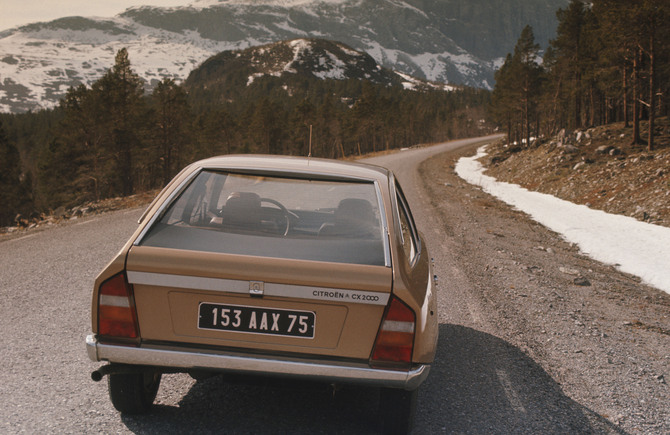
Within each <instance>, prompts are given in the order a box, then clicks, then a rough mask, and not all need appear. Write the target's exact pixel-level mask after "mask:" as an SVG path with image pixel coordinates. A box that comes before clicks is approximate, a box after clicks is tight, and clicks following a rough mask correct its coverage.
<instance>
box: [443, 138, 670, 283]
mask: <svg viewBox="0 0 670 435" xmlns="http://www.w3.org/2000/svg"><path fill="white" fill-rule="evenodd" d="M485 155H486V150H485V147H482V148H480V149H479V150H478V152H477V155H475V156H473V157H468V158H462V159H460V160H459V161H458V163H457V165H456V173H457V174H458V175H459V176H460V177H461V178H463V179H464V180H465V181H467V182H469V183H471V184H475V185H477V186H480V187H481V188H482V189H483V190H484V191H485V192H486V193H489V194H491V195H493V196H495V197H497V198H498V199H501V200H502V201H504V202H506V203H508V204H510V205H512V206H514V207H515V208H517V209H518V210H521V211H523V212H525V213H527V214H528V215H530V216H531V218H533V219H534V220H535V221H537V222H539V223H541V224H542V225H544V226H545V227H547V228H549V229H551V230H553V231H555V232H557V233H559V234H561V235H563V237H564V238H565V239H566V240H568V241H569V242H572V243H575V244H577V245H578V246H579V248H580V250H581V251H582V253H584V254H586V255H588V256H589V257H591V258H593V259H595V260H598V261H600V262H602V263H606V264H612V265H618V266H617V268H618V269H619V270H621V271H624V272H627V273H630V274H632V275H636V276H638V277H640V278H642V280H643V281H644V282H645V283H646V284H649V285H652V286H654V287H656V288H658V289H660V290H663V291H665V292H666V293H670V228H668V227H662V226H659V225H652V224H649V223H646V222H640V221H638V220H636V219H633V218H631V217H628V216H622V215H614V214H608V213H605V212H604V211H600V210H593V209H590V208H588V207H586V206H585V205H578V204H573V203H571V202H568V201H563V200H561V199H558V198H556V197H554V196H551V195H547V194H544V193H539V192H532V191H529V190H526V189H524V188H522V187H520V186H518V185H515V184H509V183H503V182H500V181H497V180H496V179H495V178H492V177H489V176H487V175H484V168H483V167H482V165H481V163H479V161H477V159H479V158H481V157H483V156H485Z"/></svg>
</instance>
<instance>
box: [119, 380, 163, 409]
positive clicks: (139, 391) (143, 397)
mask: <svg viewBox="0 0 670 435" xmlns="http://www.w3.org/2000/svg"><path fill="white" fill-rule="evenodd" d="M108 381H109V382H108V384H107V385H108V387H109V398H110V399H111V401H112V404H113V405H114V408H116V410H117V411H120V412H122V413H124V414H144V413H147V412H148V411H149V410H150V409H151V405H153V403H154V399H156V394H157V393H158V387H159V386H160V383H161V373H160V372H158V371H151V370H147V371H143V372H140V373H112V374H110V375H109V379H108Z"/></svg>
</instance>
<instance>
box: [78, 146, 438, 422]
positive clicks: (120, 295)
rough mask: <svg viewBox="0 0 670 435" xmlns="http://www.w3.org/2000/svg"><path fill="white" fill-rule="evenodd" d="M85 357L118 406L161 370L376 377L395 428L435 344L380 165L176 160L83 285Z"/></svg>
mask: <svg viewBox="0 0 670 435" xmlns="http://www.w3.org/2000/svg"><path fill="white" fill-rule="evenodd" d="M92 330H93V334H91V335H89V336H88V337H87V339H86V347H87V350H88V355H89V357H90V358H91V359H92V360H93V361H105V362H107V363H108V364H106V365H103V366H101V367H100V368H99V369H98V370H96V371H94V372H93V374H92V377H93V379H94V380H101V379H102V377H103V376H105V375H108V382H109V395H110V399H111V401H112V403H113V405H114V407H115V408H116V409H117V410H119V411H121V412H123V413H143V412H147V411H148V410H149V409H150V407H151V405H152V403H153V401H154V399H155V396H156V392H157V390H158V387H159V384H160V380H161V375H162V374H164V373H178V372H184V373H190V374H191V375H193V376H194V377H196V376H197V375H202V374H203V373H206V374H216V373H228V374H232V375H237V374H239V375H258V376H277V377H283V378H295V379H306V380H316V381H323V382H327V383H330V384H340V383H341V384H359V385H360V384H362V385H369V386H371V387H376V388H379V389H380V391H381V396H380V414H381V416H382V419H381V420H382V422H383V424H384V425H385V426H386V427H387V428H390V429H392V430H397V429H399V428H402V429H403V430H409V427H410V426H411V422H412V414H413V411H414V408H415V403H416V394H417V389H418V387H419V385H420V384H421V383H422V382H423V381H424V380H425V379H426V376H427V375H428V372H429V369H430V366H431V364H432V362H433V358H434V356H435V348H436V343H437V336H438V328H437V306H436V294H435V287H434V280H433V278H432V271H431V261H430V258H429V256H428V253H427V251H426V246H425V244H424V243H423V241H422V239H421V236H420V234H419V233H418V231H417V229H416V225H415V223H414V220H413V218H412V214H411V212H410V209H409V207H408V204H407V201H406V199H405V197H404V195H403V193H402V190H401V188H400V185H399V184H398V182H397V180H396V179H395V177H394V175H393V173H392V172H390V171H389V170H387V169H385V168H381V167H377V166H371V165H364V164H359V163H345V162H340V161H334V160H320V159H310V158H297V157H278V156H223V157H215V158H211V159H206V160H202V161H199V162H196V163H194V164H192V165H190V166H188V167H186V168H185V169H184V170H183V171H182V172H181V173H180V174H179V175H177V176H176V177H175V178H174V179H173V180H172V181H171V182H170V183H169V184H168V185H167V186H166V187H165V188H164V189H163V191H162V192H161V193H160V194H159V195H158V196H157V197H156V199H155V200H154V201H153V203H152V204H151V205H150V206H149V208H148V209H147V211H146V212H145V214H144V215H143V216H142V218H141V219H140V221H139V227H138V228H137V230H136V231H135V233H134V234H133V235H132V237H131V238H130V240H129V241H128V242H127V244H126V245H125V246H124V247H123V249H122V250H121V251H120V252H119V253H118V254H117V256H116V257H115V258H114V259H113V260H112V261H111V262H110V263H109V264H108V265H107V266H106V267H105V269H104V270H103V271H102V272H101V273H100V275H99V276H98V277H97V279H96V281H95V287H94V291H93V300H92Z"/></svg>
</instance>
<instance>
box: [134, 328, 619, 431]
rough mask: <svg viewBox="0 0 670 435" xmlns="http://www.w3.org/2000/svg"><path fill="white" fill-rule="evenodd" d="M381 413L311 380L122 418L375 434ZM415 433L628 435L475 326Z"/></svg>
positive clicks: (459, 337)
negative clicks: (614, 434) (599, 434)
mask: <svg viewBox="0 0 670 435" xmlns="http://www.w3.org/2000/svg"><path fill="white" fill-rule="evenodd" d="M174 376H186V375H174ZM165 387H166V385H163V386H162V387H161V388H165ZM167 387H169V385H167ZM377 407H378V392H377V391H376V390H375V389H371V388H358V387H345V388H342V389H340V390H337V391H335V392H333V389H332V388H329V387H328V388H327V387H325V386H323V385H316V384H310V383H299V384H296V383H295V382H286V383H283V384H279V385H278V384H276V383H274V382H267V383H266V382H263V381H260V382H257V383H254V384H253V385H249V384H246V383H242V384H240V383H232V382H230V381H229V380H226V379H225V378H224V377H221V376H218V377H214V378H210V379H207V380H204V381H199V382H196V383H194V384H193V386H192V387H191V388H190V389H189V390H188V392H187V394H186V395H185V396H184V397H183V398H182V399H181V401H180V402H179V406H166V405H157V406H155V407H154V409H153V411H152V413H151V414H149V415H146V416H140V417H135V416H123V417H122V419H123V422H124V424H125V425H126V426H127V427H128V429H129V430H131V431H133V432H135V433H142V434H144V433H165V432H170V433H196V432H197V433H227V434H228V433H229V434H238V433H239V434H247V433H263V434H274V433H277V434H279V433H292V434H296V433H305V434H306V433H309V434H318V433H324V434H339V433H342V434H344V433H346V434H371V433H376V428H377V424H376V423H377V417H376V413H377ZM413 433H415V434H438V433H447V434H451V433H469V434H492V433H501V434H503V433H504V434H507V433H515V434H539V433H542V434H549V433H603V434H611V433H618V434H624V433H625V432H623V431H622V430H621V429H619V428H618V427H616V426H615V425H613V424H612V423H611V422H609V421H608V420H607V419H605V418H603V417H602V416H600V415H598V414H597V413H595V412H593V411H591V410H589V409H588V408H586V407H584V406H582V405H580V404H579V403H577V402H575V401H573V400H572V399H570V398H569V397H567V396H565V394H563V392H562V391H561V388H560V386H559V385H558V384H557V383H556V382H555V381H554V380H553V379H552V378H551V377H550V376H549V375H548V374H547V373H546V372H545V371H544V370H543V369H542V367H540V366H539V365H538V364H536V363H535V362H534V361H533V360H532V359H531V358H529V357H528V356H527V355H526V354H524V353H523V352H522V351H521V350H519V349H518V348H516V347H514V346H512V345H510V344H509V343H507V342H506V341H504V340H501V339H500V338H497V337H495V336H493V335H490V334H487V333H483V332H481V331H477V330H475V329H472V328H467V327H464V326H459V325H451V324H443V325H440V338H439V342H438V351H437V356H436V361H435V364H434V366H433V368H432V369H431V373H430V375H429V377H428V379H427V380H426V382H425V383H424V384H423V386H422V387H421V390H420V393H419V402H418V409H417V415H416V422H415V426H414V432H413Z"/></svg>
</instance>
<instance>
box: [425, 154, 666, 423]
mask: <svg viewBox="0 0 670 435" xmlns="http://www.w3.org/2000/svg"><path fill="white" fill-rule="evenodd" d="M475 149H476V146H471V147H469V148H463V149H460V150H458V151H456V152H448V153H445V154H441V155H439V156H436V157H433V158H431V159H429V160H427V161H425V162H424V163H423V164H422V165H421V168H420V171H419V173H420V174H421V178H422V181H423V184H424V187H425V189H426V193H427V195H428V196H429V197H430V200H431V203H432V205H433V207H434V209H435V211H436V213H435V216H438V217H439V218H438V219H439V222H438V225H439V226H440V228H439V230H440V232H442V233H443V234H444V235H445V236H444V237H443V240H444V243H445V244H448V245H449V249H450V250H451V251H452V254H453V257H454V259H455V260H453V261H455V262H457V264H456V265H455V267H457V268H458V269H459V270H460V271H461V273H462V274H464V275H465V277H466V281H467V282H469V283H470V284H471V291H470V292H469V294H468V296H467V297H468V298H472V300H473V302H471V304H474V306H476V307H477V310H480V313H479V314H478V315H477V316H476V317H477V319H478V320H479V322H478V324H477V325H474V327H475V328H477V329H481V330H482V331H483V332H486V333H488V334H491V335H493V336H495V337H498V338H500V339H502V340H504V341H506V342H508V343H510V344H511V345H513V346H515V347H516V348H518V349H520V350H521V351H522V352H523V353H525V354H526V355H528V356H529V357H530V359H532V360H533V361H534V362H535V363H537V364H539V365H540V366H541V367H542V369H543V370H544V371H546V373H547V374H548V375H549V376H551V378H553V380H554V381H555V382H556V383H557V384H558V385H560V389H561V390H562V392H563V393H564V394H565V395H566V396H567V397H569V398H570V399H572V400H574V401H576V402H578V403H579V404H580V405H582V406H584V407H585V408H587V409H588V410H590V411H592V412H593V414H590V416H589V418H590V419H591V421H592V424H593V428H594V430H595V431H596V432H600V431H605V432H619V431H622V432H626V433H670V409H669V407H668V403H670V390H669V388H668V385H667V382H668V378H669V377H670V295H668V294H666V293H664V292H662V291H660V290H657V289H655V288H652V287H648V286H646V285H643V284H641V283H640V282H639V280H638V279H637V278H635V277H633V276H629V275H626V274H623V273H621V272H618V271H617V270H616V269H614V268H613V267H611V266H608V265H603V264H600V263H597V262H595V261H592V260H590V259H588V258H586V257H585V256H583V255H581V254H580V252H579V250H578V249H577V248H576V247H575V246H573V245H571V244H569V243H567V242H565V241H564V240H563V239H562V238H561V237H560V235H558V234H555V233H553V232H551V231H549V230H547V229H546V228H544V227H542V226H541V225H539V224H537V223H535V222H534V221H532V220H531V219H530V218H529V217H528V216H527V215H525V214H523V213H521V212H519V211H516V210H513V209H512V208H510V207H509V206H507V205H506V204H504V203H502V202H500V201H498V200H497V199H495V198H494V197H492V196H490V195H488V194H486V193H484V192H482V191H481V190H480V189H479V188H478V187H475V186H472V185H470V184H467V183H466V182H465V181H463V180H462V179H460V178H459V177H458V176H457V175H456V174H455V173H454V165H455V162H456V161H457V159H458V158H459V157H460V156H470V155H472V154H474V153H475ZM449 284H450V282H444V280H441V291H443V292H450V291H451V289H450V288H449ZM449 321H453V322H459V320H458V319H449Z"/></svg>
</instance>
